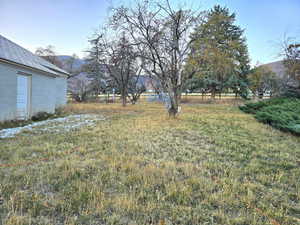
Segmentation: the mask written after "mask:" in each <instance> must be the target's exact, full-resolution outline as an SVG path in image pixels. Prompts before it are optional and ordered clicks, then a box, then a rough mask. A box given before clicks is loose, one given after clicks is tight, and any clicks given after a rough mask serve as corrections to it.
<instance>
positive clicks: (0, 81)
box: [0, 63, 17, 121]
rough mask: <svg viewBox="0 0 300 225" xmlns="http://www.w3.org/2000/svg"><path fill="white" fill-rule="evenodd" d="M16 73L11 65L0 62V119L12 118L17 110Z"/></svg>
mask: <svg viewBox="0 0 300 225" xmlns="http://www.w3.org/2000/svg"><path fill="white" fill-rule="evenodd" d="M16 99H17V75H16V72H15V70H14V69H13V68H12V67H9V66H6V65H3V64H1V63H0V121H3V120H12V119H14V118H15V117H16V111H17V104H16Z"/></svg>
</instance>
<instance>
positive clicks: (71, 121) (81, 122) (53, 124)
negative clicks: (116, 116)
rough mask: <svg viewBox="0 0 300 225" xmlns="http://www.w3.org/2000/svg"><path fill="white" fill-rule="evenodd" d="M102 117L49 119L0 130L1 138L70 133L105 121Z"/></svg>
mask: <svg viewBox="0 0 300 225" xmlns="http://www.w3.org/2000/svg"><path fill="white" fill-rule="evenodd" d="M104 119H105V118H104V117H103V116H101V115H96V114H80V115H70V116H67V117H62V118H57V119H49V120H44V121H40V122H35V123H32V124H29V125H27V126H23V127H16V128H8V129H3V130H0V138H12V137H15V136H16V135H17V134H20V133H24V134H25V133H27V132H30V133H44V132H49V133H53V132H54V133H58V132H68V131H71V130H74V129H78V128H80V127H86V126H93V125H94V124H95V123H96V122H97V121H100V120H104Z"/></svg>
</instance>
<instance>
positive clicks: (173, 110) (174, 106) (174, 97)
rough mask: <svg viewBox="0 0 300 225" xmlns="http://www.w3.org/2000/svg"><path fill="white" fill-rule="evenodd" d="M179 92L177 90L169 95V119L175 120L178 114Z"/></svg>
mask: <svg viewBox="0 0 300 225" xmlns="http://www.w3.org/2000/svg"><path fill="white" fill-rule="evenodd" d="M180 95H181V92H180V91H178V90H177V89H175V90H173V91H172V93H169V97H170V107H169V109H168V112H169V117H171V118H175V117H176V116H177V114H178V112H179V111H178V109H179V104H180V99H181V96H180Z"/></svg>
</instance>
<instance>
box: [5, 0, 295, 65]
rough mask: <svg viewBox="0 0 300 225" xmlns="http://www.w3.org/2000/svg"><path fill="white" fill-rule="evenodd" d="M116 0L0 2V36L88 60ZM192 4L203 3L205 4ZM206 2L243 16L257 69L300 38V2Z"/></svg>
mask: <svg viewBox="0 0 300 225" xmlns="http://www.w3.org/2000/svg"><path fill="white" fill-rule="evenodd" d="M111 1H112V2H113V3H114V5H116V4H117V3H119V2H118V1H114V0H0V34H1V35H3V36H5V37H6V38H8V39H10V40H12V41H14V42H15V43H17V44H19V45H21V46H22V47H24V48H26V49H28V50H31V51H32V52H34V51H35V50H36V49H37V48H38V47H45V46H47V45H53V46H55V49H56V52H57V53H58V54H61V55H71V54H73V53H76V54H77V55H79V56H80V57H83V56H84V50H86V49H87V48H88V46H89V45H88V39H89V37H91V36H92V34H93V33H94V31H95V30H96V29H97V28H99V27H100V26H101V24H103V23H104V22H105V18H106V16H107V15H108V7H109V6H111ZM178 1H180V0H173V2H175V3H176V2H178ZM123 2H125V3H126V2H127V1H126V0H123ZM171 2H172V1H171ZM186 2H187V3H188V5H191V6H195V5H197V6H198V5H199V4H198V2H199V0H194V1H193V0H187V1H186ZM200 4H201V7H200V9H202V10H204V9H208V8H210V7H212V6H213V5H215V4H220V5H222V6H227V7H228V8H229V9H230V11H231V12H235V13H236V14H237V24H239V25H240V26H241V27H242V28H243V29H245V36H246V38H247V43H248V47H249V54H250V58H251V60H252V65H253V64H255V63H256V62H257V61H260V62H261V63H268V62H272V61H276V60H278V59H279V58H278V53H279V46H278V44H279V42H280V41H281V40H282V39H283V38H284V35H288V36H293V37H296V38H297V37H300V0H251V1H250V0H214V1H213V0H200Z"/></svg>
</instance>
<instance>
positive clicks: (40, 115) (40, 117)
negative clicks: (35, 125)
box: [31, 112, 52, 121]
mask: <svg viewBox="0 0 300 225" xmlns="http://www.w3.org/2000/svg"><path fill="white" fill-rule="evenodd" d="M51 116H52V114H51V113H47V112H38V113H37V114H35V115H34V116H32V117H31V120H32V121H41V120H46V119H48V118H50V117H51Z"/></svg>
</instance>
